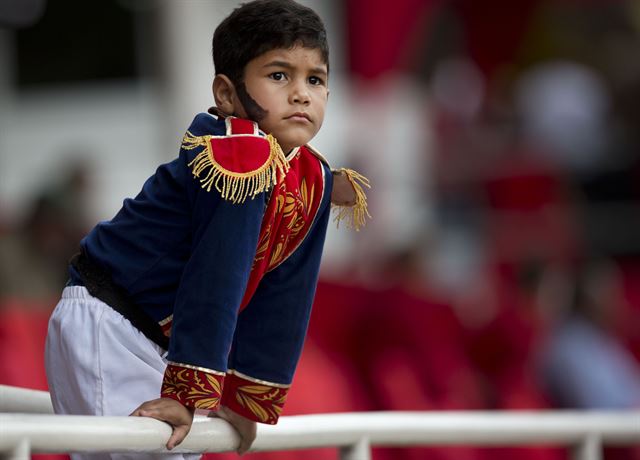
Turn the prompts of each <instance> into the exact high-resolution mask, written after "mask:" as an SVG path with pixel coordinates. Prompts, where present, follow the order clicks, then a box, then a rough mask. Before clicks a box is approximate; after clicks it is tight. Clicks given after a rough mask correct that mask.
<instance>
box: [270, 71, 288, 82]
mask: <svg viewBox="0 0 640 460" xmlns="http://www.w3.org/2000/svg"><path fill="white" fill-rule="evenodd" d="M269 77H270V78H271V79H272V80H276V81H281V80H284V72H273V73H272V74H271V75H269Z"/></svg>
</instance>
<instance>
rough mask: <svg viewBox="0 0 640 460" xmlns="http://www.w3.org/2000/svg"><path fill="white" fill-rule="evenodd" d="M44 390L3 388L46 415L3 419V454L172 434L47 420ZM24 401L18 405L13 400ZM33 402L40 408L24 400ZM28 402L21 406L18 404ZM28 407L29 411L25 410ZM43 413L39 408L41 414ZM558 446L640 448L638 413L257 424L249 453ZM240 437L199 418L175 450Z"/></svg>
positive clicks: (145, 425) (137, 426)
mask: <svg viewBox="0 0 640 460" xmlns="http://www.w3.org/2000/svg"><path fill="white" fill-rule="evenodd" d="M43 394H44V395H47V393H45V392H35V391H33V390H16V389H11V388H7V387H2V386H0V412H5V411H6V408H11V410H12V411H15V410H20V411H21V412H27V411H28V412H45V414H39V415H35V414H0V455H2V454H4V457H6V458H10V459H12V460H14V459H15V460H18V459H20V460H27V459H29V455H30V453H31V452H34V453H40V452H42V453H44V452H47V453H67V452H100V451H103V452H104V451H110V452H114V451H115V452H142V451H145V452H164V451H165V450H164V444H165V442H166V440H167V439H168V438H169V435H170V433H171V429H170V427H169V426H168V425H166V424H165V423H162V422H159V421H157V420H154V419H150V418H140V417H90V416H56V415H50V412H51V404H50V403H49V404H43V398H44V396H43ZM16 396H17V397H19V401H20V403H18V401H16V399H15V397H16ZM31 396H35V397H36V398H39V402H37V403H33V402H27V400H29V399H30V398H31ZM23 402H24V403H25V404H24V406H22V404H21V403H23ZM20 407H24V409H20ZM37 409H41V410H37ZM455 444H466V445H470V444H471V445H479V446H508V445H535V444H544V445H559V446H567V447H570V448H572V449H573V452H574V459H576V460H599V459H600V458H601V448H602V445H603V444H607V445H640V411H629V412H501V413H499V412H368V413H359V414H358V413H351V414H323V415H300V416H290V417H282V418H281V419H280V422H279V423H278V425H277V426H268V425H260V426H259V428H258V437H257V439H256V441H255V443H254V445H253V447H252V451H276V450H293V449H307V448H317V447H336V448H339V449H340V450H341V458H342V459H344V460H356V459H357V460H367V459H370V458H371V454H370V451H371V447H372V446H387V447H391V446H443V445H455ZM237 445H238V438H237V435H236V433H235V431H234V430H233V429H232V428H231V427H230V426H229V425H228V424H227V423H226V422H224V421H222V420H219V419H213V418H207V417H196V420H195V421H194V424H193V427H192V429H191V432H190V433H189V436H187V438H186V439H185V440H184V442H183V443H182V444H181V445H180V446H178V447H177V448H176V450H175V451H176V452H229V451H233V450H235V448H236V447H237Z"/></svg>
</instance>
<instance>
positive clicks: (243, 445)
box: [237, 438, 252, 455]
mask: <svg viewBox="0 0 640 460" xmlns="http://www.w3.org/2000/svg"><path fill="white" fill-rule="evenodd" d="M251 444H252V441H247V440H245V439H244V438H242V439H241V441H240V445H239V446H238V451H237V452H238V455H244V454H246V453H247V451H248V450H249V448H250V447H251Z"/></svg>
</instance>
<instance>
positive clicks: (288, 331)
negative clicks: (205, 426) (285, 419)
mask: <svg viewBox="0 0 640 460" xmlns="http://www.w3.org/2000/svg"><path fill="white" fill-rule="evenodd" d="M329 214H330V206H329V200H328V199H325V202H324V203H323V205H322V207H321V209H320V210H319V212H318V215H317V217H316V220H315V222H314V224H313V227H312V228H311V229H310V231H309V234H308V235H307V236H306V238H305V240H304V241H303V242H302V243H301V244H300V246H299V247H298V249H297V250H296V251H295V252H294V253H293V254H292V255H291V256H289V258H287V259H286V260H285V261H284V262H283V263H282V264H280V265H279V266H277V267H276V268H274V269H273V270H271V271H269V272H267V273H266V274H265V275H264V277H263V279H262V280H261V282H260V284H259V286H258V288H257V290H256V292H255V294H254V295H253V297H252V299H251V301H250V302H249V304H248V305H247V307H246V308H245V309H244V310H243V311H242V312H241V313H240V315H239V317H238V322H237V325H236V331H235V336H234V339H233V347H232V351H231V355H230V357H229V373H228V374H227V377H226V381H225V389H224V392H223V396H222V404H223V405H224V406H226V407H228V408H230V409H231V410H233V411H234V412H236V413H238V414H240V415H242V416H244V417H246V418H248V419H250V420H254V421H256V422H260V423H268V424H275V423H276V422H277V420H278V418H279V417H280V414H281V412H282V408H283V406H284V403H285V400H286V396H287V393H288V391H289V387H290V384H291V381H292V379H293V374H294V372H295V368H296V366H297V363H298V359H299V357H300V353H301V351H302V346H303V343H304V338H305V336H306V331H307V325H308V322H309V316H310V313H311V306H312V303H313V297H314V295H315V289H316V284H317V279H318V272H319V266H320V257H321V254H322V248H323V245H324V238H325V234H326V229H327V224H328V220H329Z"/></svg>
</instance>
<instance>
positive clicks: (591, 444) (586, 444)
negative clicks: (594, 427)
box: [572, 434, 602, 460]
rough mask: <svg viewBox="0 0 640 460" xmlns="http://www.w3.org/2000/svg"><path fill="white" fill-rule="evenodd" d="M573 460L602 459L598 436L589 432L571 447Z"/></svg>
mask: <svg viewBox="0 0 640 460" xmlns="http://www.w3.org/2000/svg"><path fill="white" fill-rule="evenodd" d="M572 458H573V460H602V443H601V442H600V436H597V435H595V434H590V435H588V436H586V437H585V438H584V439H583V440H582V442H581V443H580V444H578V445H577V446H575V447H574V448H573V457H572Z"/></svg>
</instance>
